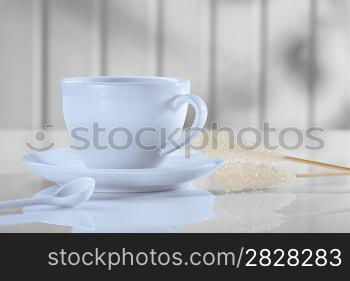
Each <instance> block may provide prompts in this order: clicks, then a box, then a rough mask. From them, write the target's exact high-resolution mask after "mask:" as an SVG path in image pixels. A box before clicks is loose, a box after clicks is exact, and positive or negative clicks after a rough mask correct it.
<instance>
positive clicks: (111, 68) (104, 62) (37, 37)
mask: <svg viewBox="0 0 350 281" xmlns="http://www.w3.org/2000/svg"><path fill="white" fill-rule="evenodd" d="M349 19H350V16H349V4H348V1H346V0H337V1H332V0H216V1H215V0H0V128H16V129H21V128H27V129H28V128H39V127H40V126H43V124H44V123H49V124H53V125H54V126H55V127H56V128H58V129H59V128H63V127H64V124H63V119H62V113H61V105H60V96H59V80H60V79H62V78H63V77H66V76H80V75H101V74H108V75H119V74H124V75H128V74H137V75H167V76H183V77H186V78H189V79H191V81H192V92H193V93H194V94H197V95H201V96H202V97H203V98H204V99H206V101H207V102H208V106H209V109H210V117H211V119H212V120H217V121H218V122H219V124H220V125H229V126H234V127H242V126H258V125H259V124H260V123H261V121H263V120H266V121H269V122H271V124H272V125H274V126H278V127H281V126H298V127H306V126H308V125H318V126H324V127H330V128H350V122H349V121H348V120H350V114H349V113H348V112H349V103H350V98H349V73H350V72H349V52H350V48H349V47H350V41H349V40H350V38H349V34H350V33H349V26H350V25H349Z"/></svg>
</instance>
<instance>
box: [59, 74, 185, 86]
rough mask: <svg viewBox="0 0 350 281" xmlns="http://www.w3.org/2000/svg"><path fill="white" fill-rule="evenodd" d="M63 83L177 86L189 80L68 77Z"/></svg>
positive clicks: (145, 77)
mask: <svg viewBox="0 0 350 281" xmlns="http://www.w3.org/2000/svg"><path fill="white" fill-rule="evenodd" d="M62 83H84V84H94V85H176V84H186V83H189V80H187V79H184V78H178V77H167V76H80V77H67V78H64V79H62Z"/></svg>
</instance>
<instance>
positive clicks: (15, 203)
mask: <svg viewBox="0 0 350 281" xmlns="http://www.w3.org/2000/svg"><path fill="white" fill-rule="evenodd" d="M47 199H48V198H30V199H18V200H9V201H2V202H0V209H4V208H18V207H24V206H32V205H45V204H49V202H48V200H47Z"/></svg>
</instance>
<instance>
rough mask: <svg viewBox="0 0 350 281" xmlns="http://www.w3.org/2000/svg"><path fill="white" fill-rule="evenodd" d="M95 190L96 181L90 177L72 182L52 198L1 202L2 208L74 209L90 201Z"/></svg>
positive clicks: (59, 189) (61, 188)
mask: <svg viewBox="0 0 350 281" xmlns="http://www.w3.org/2000/svg"><path fill="white" fill-rule="evenodd" d="M94 190H95V180H94V179H93V178H89V177H83V178H78V179H75V180H72V181H70V182H68V183H66V184H64V185H62V186H61V187H59V188H58V189H57V191H56V192H55V193H54V194H53V195H50V196H46V197H42V198H29V199H19V200H10V201H5V202H0V208H16V207H24V206H31V205H54V206H59V207H74V206H77V205H80V204H82V203H84V202H86V201H88V200H89V199H90V197H91V195H92V194H93V193H94Z"/></svg>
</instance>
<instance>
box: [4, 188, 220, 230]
mask: <svg viewBox="0 0 350 281" xmlns="http://www.w3.org/2000/svg"><path fill="white" fill-rule="evenodd" d="M57 188H58V187H57V186H54V187H50V188H47V189H44V190H43V191H41V192H39V193H38V194H37V195H36V196H35V197H40V196H46V195H48V194H51V193H53V192H55V190H56V189H57ZM214 199H215V196H214V195H213V194H211V193H210V192H208V191H205V190H202V189H199V188H196V187H194V186H192V185H191V184H188V185H187V187H185V188H183V189H178V190H172V191H165V192H159V193H129V194H127V193H119V194H117V193H114V194H111V193H95V194H94V195H93V197H92V199H91V200H90V201H88V202H86V203H84V204H83V205H82V206H78V207H76V208H73V209H72V208H70V209H69V208H66V209H54V208H50V207H39V206H36V207H26V208H24V209H23V212H24V214H23V215H21V216H19V215H17V218H16V219H15V221H14V222H13V219H12V223H16V221H17V223H21V220H22V221H25V222H28V217H29V218H30V216H33V214H36V215H35V217H34V218H35V219H36V221H37V222H45V223H49V224H59V225H68V226H72V232H87V231H88V232H90V231H92V232H137V231H142V232H145V231H149V232H154V231H157V232H158V231H164V230H167V231H169V230H174V229H176V227H177V226H181V225H185V224H190V223H195V222H200V221H203V220H205V219H208V218H211V217H213V216H214V211H213V208H214ZM67 216H69V219H68V218H66V217H67ZM64 218H66V219H64ZM2 219H3V218H2V217H0V224H2ZM82 220H84V221H82ZM6 221H9V219H6ZM89 221H90V224H89V223H88V222H89Z"/></svg>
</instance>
